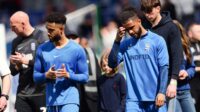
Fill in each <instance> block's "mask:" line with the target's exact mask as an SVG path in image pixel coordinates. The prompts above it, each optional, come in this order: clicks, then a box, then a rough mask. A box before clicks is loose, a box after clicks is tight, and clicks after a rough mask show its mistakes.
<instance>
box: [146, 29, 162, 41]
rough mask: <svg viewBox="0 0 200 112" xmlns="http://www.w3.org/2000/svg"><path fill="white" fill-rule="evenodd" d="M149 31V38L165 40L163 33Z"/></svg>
mask: <svg viewBox="0 0 200 112" xmlns="http://www.w3.org/2000/svg"><path fill="white" fill-rule="evenodd" d="M148 33H149V35H148V36H149V38H150V39H151V40H153V41H155V42H160V41H165V40H164V38H163V37H162V36H161V35H158V34H156V33H154V32H152V31H148Z"/></svg>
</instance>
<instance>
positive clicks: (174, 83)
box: [169, 79, 177, 86]
mask: <svg viewBox="0 0 200 112" xmlns="http://www.w3.org/2000/svg"><path fill="white" fill-rule="evenodd" d="M169 84H170V85H174V86H177V80H175V79H171V80H170V83H169Z"/></svg>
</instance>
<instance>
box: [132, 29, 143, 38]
mask: <svg viewBox="0 0 200 112" xmlns="http://www.w3.org/2000/svg"><path fill="white" fill-rule="evenodd" d="M141 34H142V28H141V27H139V28H138V31H137V33H135V34H133V35H131V36H134V37H136V38H140V36H141Z"/></svg>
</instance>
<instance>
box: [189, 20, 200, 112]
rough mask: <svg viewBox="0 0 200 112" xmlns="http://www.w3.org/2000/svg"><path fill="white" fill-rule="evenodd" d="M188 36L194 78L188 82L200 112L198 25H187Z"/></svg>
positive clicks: (199, 42)
mask: <svg viewBox="0 0 200 112" xmlns="http://www.w3.org/2000/svg"><path fill="white" fill-rule="evenodd" d="M187 29H188V36H189V39H190V41H191V51H192V54H193V56H194V63H195V65H196V67H195V76H194V78H193V79H192V80H191V81H190V86H191V93H192V97H193V98H194V99H195V108H196V111H197V112H200V94H199V91H200V86H199V85H200V58H199V57H200V24H198V23H195V22H192V23H190V24H189V25H188V27H187Z"/></svg>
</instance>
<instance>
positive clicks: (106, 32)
mask: <svg viewBox="0 0 200 112" xmlns="http://www.w3.org/2000/svg"><path fill="white" fill-rule="evenodd" d="M117 29H118V28H117V24H116V22H115V21H109V22H108V24H107V25H106V26H105V27H103V28H102V29H101V31H100V33H101V37H102V41H103V49H106V48H112V44H113V42H114V40H115V36H116V34H117Z"/></svg>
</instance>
